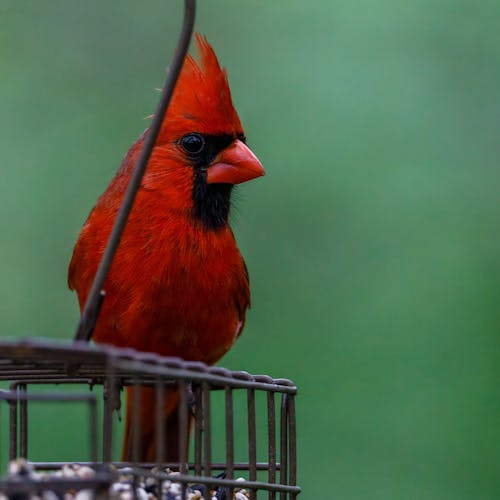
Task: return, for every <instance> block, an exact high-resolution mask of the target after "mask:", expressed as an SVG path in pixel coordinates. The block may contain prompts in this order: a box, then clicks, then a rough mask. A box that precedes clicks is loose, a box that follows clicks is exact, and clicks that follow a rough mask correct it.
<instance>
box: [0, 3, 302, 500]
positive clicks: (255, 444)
mask: <svg viewBox="0 0 500 500" xmlns="http://www.w3.org/2000/svg"><path fill="white" fill-rule="evenodd" d="M194 16H195V0H184V20H183V25H182V29H181V34H180V38H179V42H178V46H177V49H176V52H175V54H174V58H173V60H172V63H171V65H170V69H169V73H168V75H167V81H166V83H165V86H164V88H163V90H162V95H161V97H160V102H159V104H158V108H157V110H156V113H155V115H154V118H153V121H152V123H151V127H150V129H149V133H148V136H147V140H146V141H145V144H144V146H143V150H142V151H141V154H140V156H139V159H138V161H137V164H136V166H135V169H134V173H133V175H132V178H131V181H130V184H129V186H128V188H127V191H126V193H125V196H124V199H123V201H122V205H121V207H120V210H119V213H118V216H117V218H116V221H115V225H114V227H113V231H112V232H111V235H110V238H109V241H108V245H107V247H106V250H105V252H104V255H103V258H102V260H101V263H100V265H99V269H98V271H97V274H96V277H95V280H94V283H93V285H92V288H91V290H90V293H89V297H88V299H87V302H86V304H85V307H84V309H83V311H82V316H81V318H80V322H79V325H78V329H77V333H76V336H75V339H76V340H75V342H74V343H72V344H61V343H55V342H49V341H35V340H25V341H19V342H0V382H1V383H2V386H3V387H4V389H3V390H0V405H2V404H4V405H7V406H8V413H9V418H8V441H9V447H8V453H7V450H6V449H3V448H0V454H1V455H0V458H1V459H2V461H3V462H5V461H6V460H7V459H8V460H11V462H10V469H11V470H10V471H9V474H7V475H4V476H1V477H0V498H2V495H3V498H5V497H7V498H13V499H16V500H21V499H24V498H26V499H28V498H44V499H47V498H50V499H56V498H57V499H59V498H61V499H65V500H66V499H69V498H76V499H77V500H84V499H87V498H102V499H104V498H116V499H121V498H123V499H125V498H141V499H142V498H144V499H154V498H162V499H165V500H172V499H177V498H180V499H184V498H190V499H196V498H211V499H214V498H215V499H218V500H223V499H225V500H229V499H230V498H250V499H257V498H269V499H277V498H279V499H280V500H284V499H293V498H296V496H297V495H298V494H299V493H300V488H299V487H298V486H297V485H296V424H295V395H296V393H297V388H296V387H295V385H294V384H293V383H292V382H291V381H290V380H287V379H273V378H271V377H269V376H267V375H250V374H249V373H247V372H241V371H236V372H235V371H229V370H226V369H225V368H221V367H210V366H207V365H205V364H203V363H200V362H190V361H184V360H181V359H179V358H169V357H162V356H158V355H155V354H151V353H141V352H137V351H134V350H131V349H118V348H114V347H110V346H96V347H94V346H90V345H89V344H88V340H89V339H90V337H91V335H92V330H93V328H94V325H95V322H96V320H97V317H98V314H99V309H100V306H101V303H102V300H103V298H104V294H103V292H102V288H103V285H104V282H105V279H106V276H107V272H108V271H109V268H110V267H111V263H112V261H113V257H114V253H115V251H116V249H117V247H118V244H119V241H120V236H121V233H122V231H123V229H124V227H125V224H126V221H127V218H128V214H129V212H130V209H131V208H132V204H133V201H134V198H135V195H136V193H137V190H138V188H139V186H140V181H141V178H142V174H143V173H144V170H145V168H146V165H147V162H148V159H149V155H150V153H151V150H152V148H153V146H154V143H155V140H156V137H157V134H158V132H159V129H160V125H161V122H162V120H163V117H164V116H165V112H166V109H167V107H168V103H169V101H170V98H171V95H172V93H173V89H174V86H175V82H176V80H177V77H178V75H179V72H180V69H181V67H182V62H183V60H184V57H185V55H186V53H187V50H188V46H189V41H190V39H191V35H192V31H193V25H194ZM104 300H105V299H104ZM62 386H64V387H65V390H62V389H61V387H62ZM96 386H97V387H101V388H102V391H98V390H92V389H93V387H96ZM124 387H129V388H131V389H130V390H131V396H132V408H133V415H132V427H131V428H132V439H131V448H132V449H131V450H130V453H129V456H131V457H132V461H131V462H120V461H118V460H117V459H116V457H115V456H114V453H113V449H114V447H113V436H114V430H115V428H116V420H117V419H116V416H115V411H116V410H118V409H119V408H120V396H121V390H122V389H123V388H124ZM141 387H150V388H152V390H153V391H154V394H155V405H154V407H153V408H151V412H150V414H148V418H149V419H150V420H152V421H154V425H155V426H156V435H155V443H154V450H155V459H154V461H151V462H148V463H139V461H138V460H137V457H138V456H140V454H139V449H140V447H141V445H142V444H143V443H141V442H140V437H139V432H137V431H135V432H134V429H137V428H138V426H140V420H141V411H140V410H141V401H140V397H141V396H140V394H141V393H140V391H139V389H140V388H141ZM67 388H69V389H70V390H71V392H68V391H67ZM170 391H176V392H177V393H178V394H179V410H178V426H177V430H178V432H177V434H178V440H176V442H167V440H166V435H165V431H164V428H163V426H162V417H163V414H162V412H163V408H164V403H165V398H168V394H169V392H170ZM101 397H102V404H101V402H100V401H99V399H100V398H101ZM216 400H217V403H218V405H219V407H218V408H216V409H217V410H218V411H214V404H215V401H216ZM242 400H243V401H245V404H242V403H241V401H242ZM37 401H42V402H45V403H47V404H50V405H52V404H54V405H55V404H59V403H62V402H79V403H83V404H85V405H86V406H87V411H88V425H87V431H86V433H87V435H86V439H87V441H88V447H89V459H87V460H85V459H84V457H82V456H75V457H74V458H72V460H73V462H71V463H72V464H78V466H79V467H80V468H85V471H87V473H86V474H83V475H82V474H80V475H78V474H57V473H54V471H58V470H60V469H61V468H64V467H65V466H66V467H68V466H69V464H63V463H61V462H42V461H32V460H30V441H32V437H31V436H32V435H35V436H36V432H40V431H41V430H40V429H38V428H36V429H33V428H32V427H36V426H33V425H32V419H30V418H29V415H30V412H31V408H32V407H33V406H34V405H35V404H36V402H37ZM245 406H246V408H245ZM61 408H64V407H63V406H60V407H59V409H61ZM101 408H102V411H101ZM101 413H102V415H100V414H101ZM218 415H219V416H220V415H223V416H222V417H221V419H220V420H222V421H217V422H215V421H214V419H215V418H217V416H218ZM28 422H30V425H29V426H28ZM189 422H191V424H190V423H189ZM55 423H56V424H57V423H58V422H55ZM263 423H264V424H263ZM1 424H2V421H0V425H1ZM215 424H217V428H218V430H219V432H217V433H214V427H215V426H216V425H215ZM242 426H243V427H245V436H247V437H248V439H245V444H244V445H242V444H241V440H240V439H237V438H238V437H239V434H237V431H238V430H239V429H240V428H242ZM264 426H265V429H263V427H264ZM221 429H222V430H221ZM214 435H217V436H218V438H217V439H218V442H214ZM221 436H223V438H222V441H223V442H222V443H221V442H220V440H221ZM190 437H191V449H190V450H189V448H188V446H187V445H186V443H188V441H189V439H190ZM263 443H265V444H263ZM174 447H175V449H176V450H177V452H178V453H177V456H178V457H179V460H178V461H176V462H168V461H167V457H168V456H169V450H172V448H174ZM214 448H218V449H223V459H222V460H219V461H217V460H215V459H213V456H214ZM219 456H220V454H219ZM20 457H21V458H22V460H18V461H17V462H16V459H18V458H20ZM241 457H244V459H243V460H242V459H241ZM75 466H76V465H75ZM81 470H83V469H81ZM50 471H52V473H51V472H50ZM124 474H125V475H126V481H125V482H124V481H123V476H124ZM120 480H121V481H122V484H125V486H126V487H127V489H126V490H123V491H121V492H120V491H119V490H117V489H116V488H115V489H114V490H113V486H116V483H117V482H119V481H120ZM172 484H173V485H175V486H176V487H177V490H175V492H172V491H173V490H172V489H170V490H169V489H168V488H166V486H170V487H171V486H172ZM139 485H141V486H142V489H140V488H139ZM113 492H114V493H113ZM68 494H69V495H70V496H68ZM51 495H52V496H51ZM71 495H73V496H71ZM78 495H80V496H78ZM144 495H146V496H144ZM197 495H198V496H197ZM238 495H239V496H238Z"/></svg>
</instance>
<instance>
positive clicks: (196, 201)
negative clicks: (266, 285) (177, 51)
mask: <svg viewBox="0 0 500 500" xmlns="http://www.w3.org/2000/svg"><path fill="white" fill-rule="evenodd" d="M196 42H197V46H198V53H199V57H198V61H197V60H195V59H194V58H193V57H191V56H189V55H188V56H187V57H186V59H185V61H184V65H183V67H182V71H181V73H180V76H179V80H178V82H177V85H176V87H175V90H174V94H173V96H172V100H171V102H170V105H169V108H168V111H167V114H166V116H165V119H164V121H163V124H162V127H161V131H160V134H159V136H158V139H157V142H156V146H155V148H154V149H153V152H152V155H151V160H150V163H149V165H148V170H147V172H146V175H145V178H144V182H143V186H144V187H146V188H148V187H149V188H150V189H155V190H157V191H161V192H163V193H164V194H165V195H166V196H169V197H170V198H171V200H172V202H173V203H175V204H176V205H177V208H179V209H188V208H189V210H190V211H191V213H192V214H193V216H194V217H195V218H196V219H197V220H198V221H200V222H201V223H202V224H203V225H204V226H205V227H206V228H208V229H214V230H216V229H218V228H220V227H222V226H224V225H225V224H226V223H227V218H228V213H229V205H230V197H231V191H232V188H233V186H234V185H235V184H240V183H242V182H246V181H249V180H251V179H254V178H256V177H260V176H262V175H264V169H263V167H262V165H261V163H260V161H259V160H258V159H257V157H256V156H255V155H254V154H253V152H252V151H251V150H250V148H249V147H248V146H247V145H246V138H245V134H244V132H243V128H242V126H241V122H240V119H239V117H238V114H237V112H236V110H235V109H234V106H233V102H232V99H231V92H230V90H229V84H228V80H227V73H226V71H225V69H223V68H221V67H220V65H219V62H218V61H217V57H216V55H215V52H214V51H213V49H212V47H211V46H210V45H209V43H208V42H207V40H206V39H205V38H204V37H202V36H200V35H198V34H197V35H196Z"/></svg>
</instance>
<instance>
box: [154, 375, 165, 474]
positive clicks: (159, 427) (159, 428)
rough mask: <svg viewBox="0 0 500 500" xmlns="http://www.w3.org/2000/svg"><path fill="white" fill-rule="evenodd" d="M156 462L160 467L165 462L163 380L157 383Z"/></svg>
mask: <svg viewBox="0 0 500 500" xmlns="http://www.w3.org/2000/svg"><path fill="white" fill-rule="evenodd" d="M155 403H156V461H157V462H158V467H161V466H162V464H163V462H165V426H164V423H163V414H164V408H165V389H164V387H163V383H162V380H161V378H159V379H158V380H157V381H156V398H155Z"/></svg>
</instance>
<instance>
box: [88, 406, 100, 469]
mask: <svg viewBox="0 0 500 500" xmlns="http://www.w3.org/2000/svg"><path fill="white" fill-rule="evenodd" d="M88 405H89V452H90V460H91V462H94V463H97V460H98V457H97V401H96V399H95V398H91V399H89V400H88Z"/></svg>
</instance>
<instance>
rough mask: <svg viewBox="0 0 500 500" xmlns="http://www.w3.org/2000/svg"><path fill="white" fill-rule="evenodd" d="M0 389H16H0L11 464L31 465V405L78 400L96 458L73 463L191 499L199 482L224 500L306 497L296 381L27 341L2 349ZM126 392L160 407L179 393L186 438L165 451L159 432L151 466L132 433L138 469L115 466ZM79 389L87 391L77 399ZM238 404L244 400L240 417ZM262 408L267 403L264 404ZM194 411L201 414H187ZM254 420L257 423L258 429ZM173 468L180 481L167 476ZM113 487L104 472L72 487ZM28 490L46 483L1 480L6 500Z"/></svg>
mask: <svg viewBox="0 0 500 500" xmlns="http://www.w3.org/2000/svg"><path fill="white" fill-rule="evenodd" d="M0 381H3V382H4V383H6V382H8V384H9V389H7V390H3V391H0V404H3V403H4V402H5V404H7V405H9V407H10V409H9V458H10V459H13V458H16V457H24V458H26V459H28V460H29V458H30V449H29V436H30V435H31V434H32V433H33V430H32V429H31V430H30V429H28V416H29V414H30V412H31V408H32V406H34V405H36V404H37V402H38V401H45V402H53V403H62V402H80V403H85V404H86V405H87V406H88V408H89V410H88V415H89V417H88V426H87V432H88V440H89V449H90V450H91V451H90V461H86V460H85V457H82V456H75V457H74V463H80V464H85V465H89V466H91V467H95V466H96V465H101V466H102V465H105V464H113V466H114V467H118V468H121V467H130V468H131V469H130V470H131V471H132V472H131V474H133V475H134V478H136V479H134V482H137V481H139V478H142V477H144V476H148V477H154V478H155V479H157V480H158V481H160V482H161V481H166V480H175V481H176V482H178V483H179V484H181V485H183V486H182V490H184V491H188V485H190V484H193V483H196V484H200V485H211V486H214V485H215V486H216V487H219V488H224V489H226V492H227V494H230V492H232V491H233V489H234V488H245V489H246V490H247V491H248V492H249V494H250V498H262V495H266V496H267V498H270V499H276V498H278V497H279V498H280V499H289V498H290V499H291V498H296V495H297V494H298V493H299V492H300V488H299V487H298V486H297V485H296V437H295V406H294V398H295V394H296V393H297V388H296V387H295V385H294V384H293V382H291V381H290V380H287V379H273V378H271V377H268V376H267V375H251V374H249V373H247V372H242V371H230V370H226V369H224V368H220V367H210V366H207V365H205V364H203V363H199V362H189V361H183V360H181V359H178V358H166V357H161V356H157V355H154V354H148V353H141V352H136V351H133V350H131V349H118V348H115V347H112V346H99V347H92V346H90V345H89V344H88V343H86V342H81V343H71V344H60V343H59V344H58V343H55V342H48V341H34V340H26V341H19V342H0ZM60 386H64V387H66V388H68V387H71V389H72V391H73V389H75V392H71V393H68V392H61V391H59V387H60ZM94 386H99V387H101V388H102V393H101V392H100V391H97V392H95V391H94V392H92V393H89V392H88V391H89V390H90V389H91V388H93V387H94ZM125 386H132V387H133V388H134V387H135V388H140V387H142V386H150V387H155V388H156V392H155V394H156V398H157V402H156V404H157V407H160V408H161V406H163V403H164V401H165V398H168V391H170V390H176V391H180V395H181V398H180V399H181V411H180V412H179V414H180V421H179V424H180V425H179V440H178V442H177V443H170V442H168V443H167V442H166V441H165V439H164V434H162V431H160V432H159V433H158V436H157V441H158V442H156V443H155V444H156V453H157V454H156V462H154V463H139V462H138V460H136V459H135V458H134V457H137V456H138V449H139V447H140V443H139V441H138V439H139V433H138V432H133V435H135V436H137V437H136V439H134V443H133V450H135V453H133V455H132V462H131V463H124V462H119V461H116V460H113V458H114V457H113V442H112V435H113V430H114V427H115V425H116V417H115V415H114V410H116V409H117V408H118V407H119V404H120V394H121V390H122V388H123V387H125ZM35 389H36V391H35ZM76 389H79V390H80V391H82V392H76ZM41 391H45V392H41ZM47 391H48V392H47ZM138 394H139V393H138V391H137V396H136V397H137V400H136V401H135V405H134V406H135V407H136V408H140V406H141V402H140V400H139V396H138ZM214 394H219V395H220V396H219V397H218V399H217V402H218V404H219V407H218V408H217V409H218V410H219V412H218V413H217V414H220V413H223V418H222V419H220V420H221V421H220V422H218V421H217V422H216V421H215V420H214V419H215V415H216V414H215V413H214V410H215V409H216V408H215V406H214V404H215V401H214V400H213V397H212V396H214ZM260 394H263V398H258V396H259V395H260ZM101 397H102V399H103V402H102V405H103V410H104V411H103V412H102V419H101V421H100V423H99V421H98V420H97V417H96V404H97V401H98V398H101ZM133 397H134V396H133ZM236 397H238V399H237V401H238V402H239V407H238V411H237V412H235V398H236ZM244 401H246V403H244ZM259 401H261V402H263V403H264V404H258V403H259ZM193 403H194V407H190V405H191V404H193ZM160 405H161V406H160ZM188 412H190V413H188ZM151 413H152V415H151V418H154V419H155V420H156V423H155V425H156V426H157V428H158V430H160V428H161V427H162V426H161V425H160V424H161V417H162V415H161V412H160V411H152V412H151ZM189 414H191V415H192V416H193V419H194V423H193V426H192V432H191V439H192V440H193V449H192V457H188V456H187V454H186V447H185V443H186V440H187V437H188V435H189V434H190V432H189V428H188V426H187V421H188V418H187V416H188V415H189ZM139 415H140V412H139V411H137V413H136V421H135V422H133V427H134V426H138V425H139V421H138V419H139ZM276 419H278V423H277V422H276ZM263 421H264V422H266V428H265V429H263V428H262V426H261V425H262V424H261V423H262V422H263ZM30 422H31V420H30ZM257 422H260V423H259V426H258V425H257ZM30 425H31V424H30ZM214 425H219V426H220V427H222V428H223V432H222V436H223V439H224V442H223V443H222V444H223V450H224V454H225V460H224V461H223V462H220V461H215V460H214V455H213V450H214V442H213V440H214V433H213V427H214ZM99 426H101V430H100V431H99V429H98V427H99ZM236 429H239V430H240V431H241V429H245V432H246V434H245V436H247V437H248V439H245V445H244V447H243V448H242V445H241V443H239V441H237V440H236V439H235V438H236ZM259 433H262V435H263V436H265V437H267V448H266V449H263V445H262V444H259V446H258V443H262V440H259V439H258V437H259V435H260V434H259ZM219 435H220V433H219ZM219 439H220V437H219ZM183 443H184V445H183ZM237 443H239V444H237ZM172 446H177V447H178V450H179V451H180V461H179V462H173V463H165V462H164V460H163V457H165V456H166V451H167V449H169V447H172ZM182 450H184V451H182ZM0 451H1V450H0ZM243 456H246V457H247V459H246V460H244V461H242V460H241V457H243ZM235 457H238V460H235ZM115 458H116V457H115ZM263 459H264V460H263ZM266 460H267V461H266ZM31 463H32V464H33V465H34V467H35V468H36V469H37V470H55V469H57V468H58V467H60V466H62V465H63V464H61V463H57V462H31ZM72 463H73V462H72ZM167 467H168V468H169V469H171V470H175V471H177V472H180V474H178V473H177V474H175V475H174V476H172V475H171V474H170V475H169V473H168V472H167ZM158 468H160V469H161V470H159V469H158ZM217 471H222V472H224V473H225V477H213V474H214V473H216V472H217ZM263 474H265V475H263ZM240 475H243V476H245V477H244V480H243V481H242V480H241V478H240V480H237V479H238V476H240ZM264 477H265V480H263V478H264ZM115 479H116V474H115V475H113V473H112V472H111V471H107V472H106V471H104V472H103V469H100V472H99V475H96V477H95V478H94V479H92V480H85V481H83V480H75V481H76V482H75V484H74V485H73V486H72V487H71V488H72V489H74V490H78V489H91V490H95V491H97V489H98V488H103V487H105V486H103V484H104V485H106V484H107V485H108V487H109V484H111V483H112V481H113V480H115ZM46 481H47V479H45V480H44V482H43V486H44V488H45V487H46V488H47V489H55V490H57V491H59V492H63V491H65V490H64V488H69V486H68V484H69V483H67V482H66V483H65V482H64V481H61V480H60V478H58V480H57V481H55V482H53V481H52V480H49V482H46ZM30 485H31V486H30ZM49 485H50V488H49ZM27 488H28V490H29V491H38V490H39V489H40V482H37V481H33V480H29V481H28V482H26V481H24V480H23V481H22V484H21V483H20V481H19V480H16V479H15V478H7V477H4V478H3V479H0V491H3V492H6V493H7V494H11V493H12V492H18V493H23V492H26V491H27ZM29 488H31V489H29ZM9 492H10V493H9ZM259 492H261V493H259ZM228 498H230V497H228Z"/></svg>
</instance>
